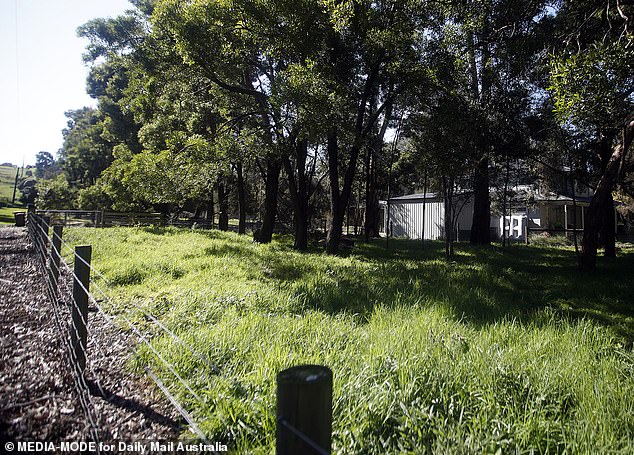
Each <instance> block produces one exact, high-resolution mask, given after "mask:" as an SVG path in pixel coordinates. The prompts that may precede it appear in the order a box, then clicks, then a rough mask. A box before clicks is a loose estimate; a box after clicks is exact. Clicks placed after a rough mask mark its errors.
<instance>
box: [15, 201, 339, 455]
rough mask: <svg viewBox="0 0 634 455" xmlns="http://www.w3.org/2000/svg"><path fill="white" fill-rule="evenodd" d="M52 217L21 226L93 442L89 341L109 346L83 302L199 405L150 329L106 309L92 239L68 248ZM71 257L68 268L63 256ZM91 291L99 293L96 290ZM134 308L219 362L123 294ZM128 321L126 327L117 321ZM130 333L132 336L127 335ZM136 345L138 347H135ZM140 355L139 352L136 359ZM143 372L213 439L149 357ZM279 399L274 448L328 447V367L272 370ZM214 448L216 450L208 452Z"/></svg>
mask: <svg viewBox="0 0 634 455" xmlns="http://www.w3.org/2000/svg"><path fill="white" fill-rule="evenodd" d="M51 225H52V224H51V218H50V217H49V216H42V215H40V214H38V213H36V212H35V211H34V210H30V211H29V213H28V217H27V228H28V232H29V235H30V238H31V240H32V243H33V245H34V246H35V251H36V257H37V260H38V262H39V264H40V265H41V266H42V269H43V276H44V277H45V280H46V289H47V295H48V298H49V299H50V301H51V304H52V308H53V313H54V319H55V324H56V326H57V329H58V330H59V332H60V334H61V335H62V339H63V340H64V343H63V347H64V352H65V355H66V357H67V360H68V362H69V365H70V366H71V373H72V377H73V385H74V388H75V392H76V393H77V397H78V401H79V404H80V407H81V409H82V412H83V414H84V416H85V418H86V422H87V426H88V430H89V434H90V438H91V439H92V440H93V441H94V442H95V443H99V442H100V441H101V440H102V439H103V438H104V437H106V438H107V437H108V435H105V434H103V432H102V430H101V428H100V427H101V425H100V424H101V422H103V416H102V415H100V412H99V408H98V406H96V403H95V400H94V396H95V395H96V393H95V390H94V387H91V386H90V385H91V384H95V385H96V388H97V390H98V391H100V395H101V396H104V397H105V395H106V394H105V393H104V392H103V388H102V386H101V383H100V375H99V374H98V373H97V371H96V369H95V368H93V365H92V362H91V356H89V352H88V351H89V348H90V349H91V350H92V351H95V350H97V351H100V352H101V353H102V354H103V356H104V357H106V358H107V357H109V356H108V353H107V352H105V351H106V350H107V347H105V346H103V345H102V342H101V341H100V340H99V339H97V337H95V336H92V334H91V331H90V330H89V324H88V323H89V305H90V306H91V308H90V309H91V313H92V315H91V318H92V321H93V322H94V320H95V318H101V319H102V320H103V321H104V325H105V326H107V327H108V328H109V329H110V330H112V333H113V336H115V337H118V338H119V339H121V340H125V341H126V342H125V346H126V350H127V351H128V353H129V354H130V355H132V356H135V357H136V358H137V359H139V357H138V350H137V349H138V346H145V347H146V348H147V349H149V352H151V353H152V355H153V356H154V361H155V362H156V363H157V365H158V366H159V367H160V369H161V371H163V372H164V373H169V375H170V376H171V378H172V380H174V381H176V382H177V383H179V384H180V385H182V386H183V387H184V389H185V390H186V391H187V393H188V394H189V395H191V397H192V398H194V400H195V401H197V402H198V403H199V404H201V405H202V406H204V405H205V403H204V401H203V400H202V399H201V397H200V396H199V395H198V394H197V393H196V392H195V390H194V388H193V387H192V386H191V385H190V384H189V383H188V382H187V381H186V380H185V379H184V378H183V377H182V376H181V375H180V374H179V373H178V372H177V369H176V367H175V366H174V365H172V364H170V363H169V362H168V361H167V360H166V359H165V358H164V357H163V356H162V355H161V353H160V352H159V351H157V350H156V348H155V347H154V346H153V344H152V343H151V340H152V336H151V335H150V334H149V333H148V330H141V329H140V328H139V327H137V326H136V325H135V324H134V322H133V321H132V319H131V318H130V317H128V316H127V315H126V314H125V313H118V314H117V315H116V316H115V315H113V314H109V313H108V312H107V311H105V309H104V306H105V304H110V305H112V306H113V307H114V304H113V302H112V301H111V300H110V297H109V296H108V295H107V293H106V292H105V291H104V290H103V289H102V287H101V286H100V284H99V282H98V281H97V279H98V280H100V281H101V282H103V283H106V285H110V283H109V281H108V280H107V279H106V277H104V276H103V275H102V274H101V273H99V272H98V271H97V270H96V269H95V268H94V267H93V266H92V265H91V256H92V247H91V246H85V245H84V246H76V247H75V248H72V247H71V246H70V245H68V244H67V243H66V242H65V241H64V240H63V226H62V225H54V226H53V232H52V234H51V235H49V231H50V227H51ZM65 254H66V255H68V256H69V257H72V268H71V265H70V264H68V263H67V262H66V261H65V260H64V258H63V256H64V255H65ZM95 293H96V294H98V297H99V298H96V297H95ZM129 304H130V305H131V308H132V309H133V310H136V311H139V312H141V314H143V316H144V318H145V320H146V321H148V323H149V324H151V326H152V330H154V331H155V334H160V335H164V336H166V337H169V338H170V339H171V340H172V341H174V342H175V343H176V344H178V345H179V346H180V348H182V349H185V350H186V351H187V353H188V354H190V355H192V356H194V357H196V358H198V359H199V360H201V361H202V362H204V364H205V365H206V366H207V367H209V368H210V369H211V371H213V372H214V373H215V374H220V373H221V372H220V369H219V368H217V367H216V366H215V365H213V364H212V363H211V362H210V360H209V359H208V358H207V357H206V356H205V355H204V354H202V353H201V352H200V351H198V350H197V349H195V348H194V347H192V346H191V345H189V344H188V343H186V342H185V341H184V340H183V339H182V338H180V337H179V336H178V335H176V334H175V333H174V332H173V331H171V330H170V329H169V328H168V327H166V326H165V325H164V324H163V323H161V322H160V321H159V320H158V318H156V317H155V316H154V315H153V314H151V313H150V312H148V311H147V310H145V309H144V308H142V307H141V306H139V305H138V304H136V303H135V302H133V301H131V302H129ZM120 324H121V325H123V326H124V327H127V329H126V331H124V329H123V328H122V327H121V325H120ZM133 340H135V343H132V341H133ZM134 346H136V347H137V348H135V347H134ZM139 361H140V359H139ZM143 370H144V372H145V373H146V374H147V375H148V376H149V377H150V378H151V379H152V380H153V381H154V383H155V384H156V386H157V387H158V388H159V389H160V390H161V391H162V393H163V395H164V396H165V397H166V399H167V400H168V401H169V402H170V403H171V405H172V406H173V407H174V409H175V410H176V411H177V412H178V413H179V414H180V415H181V416H182V417H183V419H184V420H185V421H186V422H187V424H188V426H189V428H190V429H191V431H192V432H193V433H194V434H195V435H196V436H197V437H198V438H199V439H200V440H201V441H202V442H204V443H205V444H209V445H213V443H211V442H210V441H209V440H208V439H207V437H206V435H205V434H204V433H203V432H202V431H201V430H200V428H199V426H198V424H197V422H196V421H195V419H194V418H193V417H192V415H191V413H190V412H188V411H187V410H186V407H185V406H184V405H183V404H182V403H181V402H179V400H178V399H177V398H176V397H175V396H174V394H173V393H172V392H171V391H170V389H169V387H168V386H167V385H166V384H165V383H164V382H163V381H162V380H161V379H160V374H159V373H158V372H157V371H156V370H157V368H153V367H152V365H150V362H147V361H146V362H145V363H144V364H143ZM277 384H278V392H277V398H278V406H277V432H276V447H277V453H278V454H279V455H289V454H299V453H306V454H311V453H315V454H319V455H324V454H329V453H330V447H331V434H332V372H331V371H330V370H329V369H327V368H325V367H321V366H300V367H294V368H291V369H288V370H285V371H282V372H281V373H279V374H278V377H277ZM212 453H218V452H212Z"/></svg>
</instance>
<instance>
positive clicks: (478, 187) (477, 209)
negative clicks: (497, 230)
mask: <svg viewBox="0 0 634 455" xmlns="http://www.w3.org/2000/svg"><path fill="white" fill-rule="evenodd" d="M490 224H491V203H490V195H489V159H488V158H487V157H484V158H482V159H481V160H480V162H479V163H478V166H477V167H476V169H475V177H474V191H473V222H472V224H471V236H470V239H469V240H470V242H471V244H472V245H490V244H491V230H490V228H489V226H490Z"/></svg>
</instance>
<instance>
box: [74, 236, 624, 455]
mask: <svg viewBox="0 0 634 455" xmlns="http://www.w3.org/2000/svg"><path fill="white" fill-rule="evenodd" d="M65 235H66V240H67V241H69V242H71V243H73V244H80V243H87V244H92V245H93V247H94V252H93V258H94V259H93V264H94V266H95V267H96V268H97V269H99V270H101V271H102V272H103V273H104V275H105V276H106V277H107V279H108V280H110V281H111V282H112V286H110V287H109V288H108V289H107V292H108V293H109V295H111V296H112V298H113V301H114V302H115V308H110V309H111V310H112V311H115V312H125V313H126V314H127V315H128V316H129V317H131V318H133V320H134V321H135V323H137V324H139V325H143V326H144V328H145V329H148V330H149V329H150V325H151V324H149V323H148V321H147V320H146V319H144V318H143V316H142V314H141V312H140V311H139V310H138V309H137V307H141V308H143V309H144V310H146V311H150V312H151V313H152V314H154V315H156V316H157V317H159V318H160V320H161V321H162V322H163V323H165V324H167V325H168V326H169V327H170V329H172V330H174V331H175V332H177V333H178V334H179V336H181V337H182V338H183V339H184V340H185V341H186V342H187V343H189V344H191V345H193V346H196V349H197V350H198V351H199V352H200V353H201V354H202V356H201V357H202V359H201V358H200V357H198V356H195V355H191V354H187V353H186V352H184V350H183V348H182V347H181V346H180V345H179V344H177V343H174V342H172V341H171V340H170V338H169V337H161V336H159V335H157V336H156V337H155V338H154V341H153V343H154V347H155V349H157V350H159V351H160V352H161V354H162V355H163V356H164V357H165V358H166V359H168V360H169V361H170V362H171V363H172V364H173V365H174V366H175V368H176V370H177V372H178V373H179V374H180V375H181V376H182V377H183V378H185V379H186V380H187V381H189V382H190V383H191V384H192V386H193V389H194V391H195V392H196V393H197V395H198V396H199V398H200V401H199V400H198V399H197V398H194V397H193V396H191V395H190V394H189V393H188V392H187V391H186V390H185V388H184V387H182V386H179V384H178V381H177V380H176V379H175V378H174V377H173V376H171V373H170V372H169V371H167V370H161V372H162V373H161V374H162V377H163V378H164V379H165V380H166V381H168V382H169V384H170V388H171V389H172V390H174V391H175V392H176V393H177V394H178V396H179V398H180V399H181V400H183V401H184V402H185V403H186V404H187V406H188V408H189V409H192V410H193V413H194V415H195V416H196V418H197V420H198V421H200V422H202V427H203V429H204V430H205V431H206V432H208V434H209V435H210V439H211V440H218V441H224V442H225V443H227V444H228V445H229V446H230V447H231V449H232V451H233V452H235V453H245V454H246V453H261V454H264V453H271V452H272V450H273V449H272V448H273V445H274V434H275V419H274V413H275V390H274V388H275V376H276V374H277V373H278V372H279V371H280V370H282V369H284V368H287V367H289V366H293V365H297V364H301V363H318V364H325V365H328V366H329V367H331V368H332V369H333V371H334V380H335V389H334V434H333V437H334V438H333V446H334V447H333V448H334V453H344V454H348V453H376V454H379V453H380V454H383V453H427V452H434V453H509V452H519V453H531V452H534V453H563V452H568V453H633V452H634V417H633V416H634V400H633V398H634V397H633V396H632V395H633V392H634V374H633V373H634V353H633V351H632V341H633V340H634V318H633V316H634V309H633V308H632V306H631V305H632V301H633V300H634V299H633V298H632V297H633V295H632V294H633V293H632V287H631V285H630V280H631V276H632V271H633V270H634V254H632V253H627V254H624V255H623V256H622V257H621V258H619V259H617V260H615V261H608V260H600V261H599V271H598V272H597V273H595V274H591V275H590V274H580V273H579V272H577V271H576V269H575V260H574V253H573V252H572V251H570V250H569V249H562V248H559V249H558V248H537V247H526V246H515V247H512V248H508V249H505V250H504V249H501V248H497V247H492V248H482V249H471V248H467V247H459V249H458V252H457V255H456V258H455V261H453V262H449V263H448V262H445V261H444V260H442V259H441V246H440V245H433V244H432V245H429V246H428V248H427V249H426V250H425V251H421V250H420V245H419V244H417V243H416V242H405V241H400V242H399V241H395V242H391V246H393V249H391V250H390V251H385V249H384V245H383V244H381V243H374V244H371V245H359V246H357V247H356V248H355V250H354V252H353V253H352V254H351V255H349V256H347V257H329V256H326V255H324V254H322V253H321V252H320V251H318V250H314V251H312V252H309V253H305V254H301V253H298V252H295V251H293V250H292V249H291V244H290V241H289V240H288V239H286V238H280V239H276V241H275V242H274V243H273V244H271V245H256V244H253V243H251V241H250V239H249V238H246V237H245V238H243V237H239V236H238V235H236V234H231V233H220V232H217V231H190V230H178V229H162V228H116V229H107V230H99V229H68V230H67V231H66V234H65ZM99 285H100V286H104V283H103V282H101V283H99ZM142 356H143V358H144V360H146V361H149V362H151V363H152V364H154V365H155V366H156V368H159V366H158V365H159V363H158V362H156V361H155V360H154V357H153V355H152V354H151V353H150V352H149V351H144V352H143V354H142ZM203 359H205V361H203ZM216 368H217V370H216Z"/></svg>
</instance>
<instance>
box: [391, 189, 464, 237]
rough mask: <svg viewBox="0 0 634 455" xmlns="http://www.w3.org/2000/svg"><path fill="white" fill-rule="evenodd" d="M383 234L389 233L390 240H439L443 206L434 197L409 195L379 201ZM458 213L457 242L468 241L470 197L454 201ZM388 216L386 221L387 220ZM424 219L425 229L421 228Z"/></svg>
mask: <svg viewBox="0 0 634 455" xmlns="http://www.w3.org/2000/svg"><path fill="white" fill-rule="evenodd" d="M380 206H381V219H382V226H381V227H382V233H383V234H385V233H386V232H388V229H391V230H390V234H391V237H403V238H408V239H422V238H423V234H424V237H425V240H438V239H442V238H444V236H445V203H444V198H443V197H442V196H441V195H439V194H437V193H426V194H410V195H407V196H400V197H394V198H390V200H389V203H388V201H381V202H380ZM454 209H455V210H456V211H457V216H456V219H457V223H456V231H457V232H456V234H457V235H456V239H457V240H463V239H465V238H468V236H469V232H470V230H471V219H472V217H473V201H472V197H471V194H470V193H463V194H460V195H457V196H455V197H454ZM388 212H389V217H388ZM423 217H424V220H425V226H424V228H423Z"/></svg>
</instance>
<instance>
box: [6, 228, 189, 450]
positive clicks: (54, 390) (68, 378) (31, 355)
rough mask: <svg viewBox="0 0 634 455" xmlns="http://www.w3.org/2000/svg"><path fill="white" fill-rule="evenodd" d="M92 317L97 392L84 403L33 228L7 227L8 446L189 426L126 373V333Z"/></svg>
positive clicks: (162, 435) (155, 433)
mask: <svg viewBox="0 0 634 455" xmlns="http://www.w3.org/2000/svg"><path fill="white" fill-rule="evenodd" d="M66 279H68V277H66ZM92 310H93V311H90V312H89V316H88V325H89V328H90V337H89V344H88V354H89V361H88V366H87V372H86V384H87V386H88V389H89V390H90V392H89V393H87V394H85V395H86V396H83V398H82V395H81V394H80V393H79V392H78V391H79V390H81V387H78V386H77V384H76V381H75V380H74V379H73V377H74V376H73V375H72V374H71V368H70V365H69V361H68V358H67V356H68V351H67V348H66V347H65V346H66V344H65V339H64V335H63V331H64V330H67V327H68V322H67V321H68V320H69V319H68V311H67V308H65V307H64V305H63V304H60V305H58V306H57V307H54V306H53V303H52V302H51V301H50V300H49V299H48V297H47V294H46V287H45V280H44V277H43V275H42V268H41V266H40V265H39V262H38V258H37V257H36V255H35V251H34V248H33V246H32V245H31V243H30V242H29V238H28V235H27V231H26V229H25V228H14V227H2V228H0V313H1V314H2V317H1V318H0V441H1V442H2V443H4V442H5V441H13V442H16V441H47V442H54V443H59V442H61V441H80V440H81V441H89V440H94V439H95V438H98V439H99V440H100V441H128V442H134V441H141V440H145V441H147V440H154V441H173V440H176V439H177V438H178V435H179V433H180V432H181V431H182V430H183V428H184V427H183V421H182V419H181V418H180V416H179V415H178V413H177V412H176V410H175V409H174V408H173V407H172V406H171V405H170V404H169V403H168V402H167V400H166V399H165V397H163V396H162V395H159V394H157V393H155V392H153V391H154V390H156V389H155V388H154V387H150V386H149V384H148V383H147V381H146V380H145V379H143V378H140V377H138V376H136V375H134V374H132V373H131V372H130V371H129V369H128V368H127V367H126V361H127V358H128V355H129V350H128V346H129V344H128V340H127V339H126V337H125V334H122V333H121V332H119V331H116V330H115V329H113V328H112V326H111V324H109V323H108V321H107V320H106V319H105V317H104V315H102V314H99V313H98V312H97V311H94V310H95V309H94V308H93V309H92ZM56 318H57V319H56ZM60 327H61V329H62V330H61V331H60ZM82 401H83V402H84V406H83V407H82V404H81V402H82ZM85 405H88V407H89V408H91V409H93V410H94V414H93V415H92V417H87V415H86V412H85V410H84V409H83V408H85V407H86V406H85ZM91 418H92V419H93V420H94V422H91ZM93 424H94V425H93ZM95 427H96V431H97V433H96V435H95ZM0 447H3V446H0Z"/></svg>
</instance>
